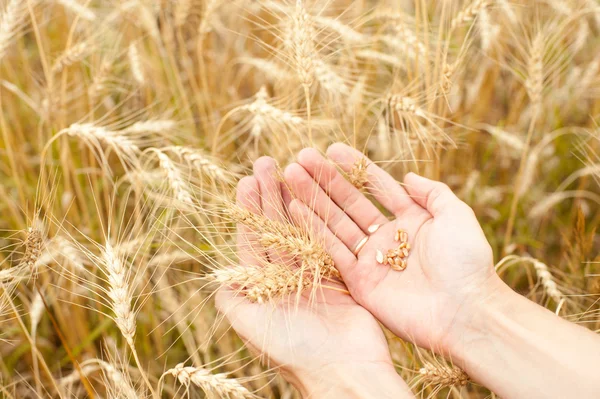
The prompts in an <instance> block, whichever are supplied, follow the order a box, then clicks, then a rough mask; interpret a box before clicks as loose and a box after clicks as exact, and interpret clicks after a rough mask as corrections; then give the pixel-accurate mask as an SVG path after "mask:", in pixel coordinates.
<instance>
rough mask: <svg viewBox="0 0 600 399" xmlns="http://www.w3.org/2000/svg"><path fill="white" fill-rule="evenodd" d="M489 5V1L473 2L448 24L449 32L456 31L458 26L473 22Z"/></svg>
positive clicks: (476, 0)
mask: <svg viewBox="0 0 600 399" xmlns="http://www.w3.org/2000/svg"><path fill="white" fill-rule="evenodd" d="M490 4H491V1H489V0H475V1H473V2H472V3H471V4H469V5H468V6H467V7H465V8H463V9H462V10H461V11H460V12H459V13H458V14H457V15H456V17H454V18H453V19H452V21H451V22H450V31H453V30H454V29H456V28H457V27H458V26H459V25H462V24H464V23H467V22H471V21H473V20H474V19H475V18H476V17H477V15H478V14H479V12H480V11H481V10H483V9H485V8H487V7H488V6H489V5H490Z"/></svg>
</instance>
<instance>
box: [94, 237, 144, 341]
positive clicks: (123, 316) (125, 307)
mask: <svg viewBox="0 0 600 399" xmlns="http://www.w3.org/2000/svg"><path fill="white" fill-rule="evenodd" d="M102 255H103V263H104V267H105V270H106V274H107V276H106V277H107V278H108V285H109V288H108V290H107V294H108V297H109V299H110V305H111V307H112V309H113V312H114V314H115V319H114V320H115V323H116V324H117V327H119V330H120V331H121V334H122V335H123V337H124V338H125V340H126V341H127V343H128V344H129V346H131V347H133V339H134V337H135V330H136V322H135V315H134V312H133V309H132V308H131V300H132V296H131V291H130V287H129V271H128V270H127V268H126V267H125V264H124V263H123V261H122V260H121V259H119V258H118V256H117V254H116V253H115V251H114V250H113V247H112V245H111V244H109V243H106V245H105V246H104V251H103V254H102Z"/></svg>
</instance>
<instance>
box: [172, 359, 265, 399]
mask: <svg viewBox="0 0 600 399" xmlns="http://www.w3.org/2000/svg"><path fill="white" fill-rule="evenodd" d="M166 374H170V375H172V376H173V377H175V378H177V380H178V381H179V383H180V384H182V385H183V386H185V387H186V388H189V386H190V384H193V385H195V386H197V387H198V388H200V389H202V390H203V391H204V392H205V393H206V394H207V395H211V394H216V395H219V396H220V397H224V398H240V399H246V398H254V397H255V396H254V395H253V394H252V393H251V392H250V391H248V389H246V388H245V387H244V386H243V385H242V384H241V383H240V382H239V381H238V380H236V379H233V378H228V377H227V375H226V374H212V373H210V372H209V371H208V370H206V369H204V368H202V367H191V366H184V364H183V363H179V364H178V365H177V366H175V367H174V368H172V369H169V370H167V371H165V373H164V374H163V375H166Z"/></svg>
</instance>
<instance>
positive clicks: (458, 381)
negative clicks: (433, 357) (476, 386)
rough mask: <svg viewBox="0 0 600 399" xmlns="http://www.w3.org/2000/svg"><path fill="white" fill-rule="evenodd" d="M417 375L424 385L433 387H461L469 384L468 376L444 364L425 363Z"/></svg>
mask: <svg viewBox="0 0 600 399" xmlns="http://www.w3.org/2000/svg"><path fill="white" fill-rule="evenodd" d="M419 374H420V376H421V378H422V380H423V382H424V383H425V384H426V385H433V386H435V387H440V388H445V387H462V386H465V385H467V383H468V382H469V376H468V375H467V374H466V373H465V372H464V371H462V370H461V369H459V368H456V367H450V366H447V365H444V364H433V363H425V364H424V365H423V367H422V368H421V369H420V370H419Z"/></svg>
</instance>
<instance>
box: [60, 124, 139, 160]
mask: <svg viewBox="0 0 600 399" xmlns="http://www.w3.org/2000/svg"><path fill="white" fill-rule="evenodd" d="M62 133H64V134H67V135H69V136H73V137H79V138H82V139H84V140H88V141H90V142H92V143H97V142H103V143H105V144H107V145H109V146H111V147H113V148H114V149H115V150H119V149H120V150H122V151H125V152H127V153H129V154H132V153H137V152H138V151H139V147H138V146H137V145H136V144H135V142H134V141H133V140H131V139H130V138H128V137H127V135H125V134H123V133H122V132H118V131H111V130H108V129H106V128H104V127H102V126H96V125H94V124H93V123H74V124H72V125H71V126H69V127H68V128H66V129H63V130H61V131H60V132H59V134H62Z"/></svg>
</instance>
